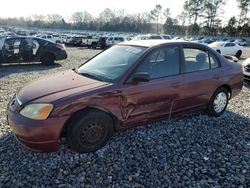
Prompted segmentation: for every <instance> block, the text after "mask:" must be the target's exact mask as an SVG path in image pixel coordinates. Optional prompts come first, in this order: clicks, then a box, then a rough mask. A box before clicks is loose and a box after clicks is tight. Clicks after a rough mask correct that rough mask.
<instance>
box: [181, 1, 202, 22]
mask: <svg viewBox="0 0 250 188" xmlns="http://www.w3.org/2000/svg"><path fill="white" fill-rule="evenodd" d="M205 2H206V0H186V1H185V3H184V6H183V8H184V11H186V12H187V13H188V15H189V18H190V19H193V24H196V23H197V20H198V17H199V16H201V15H202V13H203V12H204V10H205Z"/></svg>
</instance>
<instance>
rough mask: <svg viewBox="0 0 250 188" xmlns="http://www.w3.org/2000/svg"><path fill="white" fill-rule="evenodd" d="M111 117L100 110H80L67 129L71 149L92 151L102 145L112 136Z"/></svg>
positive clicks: (112, 125) (81, 151) (82, 151)
mask: <svg viewBox="0 0 250 188" xmlns="http://www.w3.org/2000/svg"><path fill="white" fill-rule="evenodd" d="M113 131H114V124H113V120H112V118H111V117H110V116H109V115H107V114H105V113H103V112H100V111H94V110H91V111H88V112H82V113H80V115H78V118H76V120H75V121H74V123H73V124H72V125H71V127H70V129H69V130H68V131H67V136H66V139H67V141H68V144H69V146H70V148H71V149H73V150H74V151H76V152H79V153H87V152H93V151H96V150H98V149H100V148H101V147H103V146H104V145H105V144H106V142H107V141H108V140H109V139H110V137H111V136H112V133H113Z"/></svg>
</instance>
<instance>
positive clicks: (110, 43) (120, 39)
mask: <svg viewBox="0 0 250 188" xmlns="http://www.w3.org/2000/svg"><path fill="white" fill-rule="evenodd" d="M124 41H125V38H124V37H108V38H107V39H106V46H107V47H110V46H113V45H115V44H118V43H120V42H124Z"/></svg>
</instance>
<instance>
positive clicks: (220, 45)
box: [208, 42, 243, 58]
mask: <svg viewBox="0 0 250 188" xmlns="http://www.w3.org/2000/svg"><path fill="white" fill-rule="evenodd" d="M208 46H209V47H211V48H213V49H214V50H215V51H217V52H219V53H220V54H222V55H234V56H236V57H237V58H240V56H241V55H242V52H243V47H242V46H239V45H238V44H235V43H233V42H213V43H211V44H209V45H208Z"/></svg>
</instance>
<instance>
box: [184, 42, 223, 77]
mask: <svg viewBox="0 0 250 188" xmlns="http://www.w3.org/2000/svg"><path fill="white" fill-rule="evenodd" d="M184 48H191V49H197V50H202V51H206V52H207V54H208V57H209V69H205V70H196V71H192V72H185V56H184V50H183V49H184ZM181 49H182V63H183V67H182V68H183V69H182V72H181V74H189V73H194V72H200V71H207V70H212V69H217V68H221V63H220V61H219V58H218V57H217V55H215V54H214V53H213V52H212V51H211V50H209V49H206V48H204V47H200V46H196V45H195V46H191V45H190V44H182V45H181ZM210 53H212V54H213V55H214V56H215V58H216V60H217V62H218V67H216V68H212V67H211V60H210Z"/></svg>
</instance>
